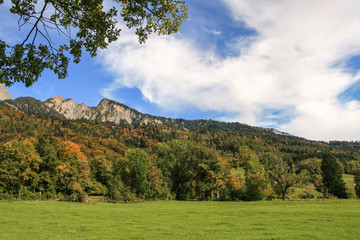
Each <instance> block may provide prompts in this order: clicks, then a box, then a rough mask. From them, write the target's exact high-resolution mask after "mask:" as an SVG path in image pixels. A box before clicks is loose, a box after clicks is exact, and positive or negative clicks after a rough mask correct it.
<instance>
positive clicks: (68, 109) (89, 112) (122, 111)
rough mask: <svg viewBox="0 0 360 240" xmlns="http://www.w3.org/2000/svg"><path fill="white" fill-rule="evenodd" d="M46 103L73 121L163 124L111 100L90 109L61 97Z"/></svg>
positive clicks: (103, 101) (104, 100)
mask: <svg viewBox="0 0 360 240" xmlns="http://www.w3.org/2000/svg"><path fill="white" fill-rule="evenodd" d="M44 103H45V104H46V105H47V106H48V107H49V108H52V109H54V110H55V111H57V112H58V113H60V114H62V115H64V116H65V117H66V118H67V119H71V120H76V119H86V120H90V121H95V120H97V121H102V122H106V121H109V122H114V123H117V124H119V123H120V122H122V121H126V122H127V123H128V124H134V123H140V124H149V123H157V124H162V121H161V120H159V119H152V118H151V117H149V116H148V115H146V114H142V113H140V112H137V111H136V110H133V109H131V108H129V107H127V106H125V105H122V104H120V103H117V102H114V101H111V100H109V99H103V100H102V101H101V102H100V103H99V104H98V105H97V106H96V107H88V106H86V105H85V104H84V103H81V104H78V103H76V102H75V101H74V100H73V99H71V98H69V99H64V98H63V97H61V96H57V97H53V98H49V99H48V100H46V101H45V102H44Z"/></svg>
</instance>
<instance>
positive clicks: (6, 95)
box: [0, 83, 12, 101]
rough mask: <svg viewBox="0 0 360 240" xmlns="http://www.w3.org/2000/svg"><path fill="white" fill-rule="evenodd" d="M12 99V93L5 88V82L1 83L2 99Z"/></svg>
mask: <svg viewBox="0 0 360 240" xmlns="http://www.w3.org/2000/svg"><path fill="white" fill-rule="evenodd" d="M7 99H10V100H12V97H11V94H10V93H9V91H8V90H7V89H6V88H5V86H4V84H2V83H1V84H0V101H4V100H7Z"/></svg>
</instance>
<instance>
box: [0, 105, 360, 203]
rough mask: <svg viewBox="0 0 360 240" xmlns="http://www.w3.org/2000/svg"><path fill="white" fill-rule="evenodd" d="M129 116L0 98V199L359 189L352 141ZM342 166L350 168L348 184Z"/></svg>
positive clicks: (259, 196)
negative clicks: (102, 117)
mask: <svg viewBox="0 0 360 240" xmlns="http://www.w3.org/2000/svg"><path fill="white" fill-rule="evenodd" d="M186 124H187V128H179V127H176V126H175V125H173V126H170V125H158V124H148V125H139V124H138V125H129V124H126V123H122V124H114V123H110V122H89V121H85V120H66V119H60V118H56V117H53V116H50V115H46V114H36V113H35V114H31V113H24V112H20V111H14V110H10V109H7V108H5V107H2V108H0V133H1V134H0V199H57V200H66V201H81V202H92V201H106V202H136V201H144V200H157V199H176V200H213V201H239V200H243V201H253V200H265V199H266V200H271V199H282V200H286V199H293V198H299V199H313V198H336V197H337V198H356V197H360V152H359V149H360V144H359V143H358V142H335V141H334V142H318V141H310V140H306V139H303V138H298V137H294V136H290V135H278V134H274V133H271V132H269V131H267V130H264V129H261V128H253V127H250V126H244V125H241V124H227V123H221V122H216V121H211V120H197V121H187V122H186ZM343 174H351V176H353V179H354V180H353V184H354V186H355V187H354V188H353V189H351V188H348V187H346V185H345V182H344V179H343Z"/></svg>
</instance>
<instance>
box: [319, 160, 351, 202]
mask: <svg viewBox="0 0 360 240" xmlns="http://www.w3.org/2000/svg"><path fill="white" fill-rule="evenodd" d="M342 173H343V171H342V168H341V166H340V164H339V163H338V161H337V160H336V158H335V157H334V156H333V155H331V154H328V153H327V154H324V155H323V159H322V162H321V175H322V180H323V184H324V193H325V196H326V197H328V194H329V193H331V194H333V195H334V196H336V197H338V198H347V197H348V195H347V193H346V187H345V182H344V180H343V177H342Z"/></svg>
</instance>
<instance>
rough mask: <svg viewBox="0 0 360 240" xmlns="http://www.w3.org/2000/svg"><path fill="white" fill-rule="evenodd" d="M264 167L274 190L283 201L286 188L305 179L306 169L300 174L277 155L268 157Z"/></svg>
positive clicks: (286, 192)
mask: <svg viewBox="0 0 360 240" xmlns="http://www.w3.org/2000/svg"><path fill="white" fill-rule="evenodd" d="M266 168H267V170H268V174H269V178H270V181H271V185H272V187H273V190H274V192H275V193H276V194H277V195H278V196H279V197H281V199H282V200H283V201H285V198H286V195H287V194H288V192H289V191H288V190H289V189H290V188H291V187H294V186H296V185H297V184H299V183H301V182H303V181H305V180H306V177H305V175H306V172H307V170H303V171H302V172H301V173H300V174H296V172H295V168H294V167H293V166H289V165H288V164H286V163H285V162H284V161H283V160H282V159H281V158H279V157H276V156H275V157H272V158H269V159H268V162H267V165H266Z"/></svg>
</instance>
